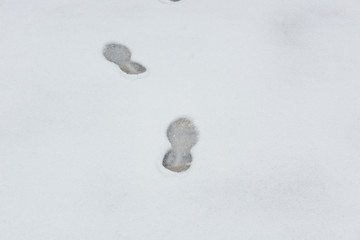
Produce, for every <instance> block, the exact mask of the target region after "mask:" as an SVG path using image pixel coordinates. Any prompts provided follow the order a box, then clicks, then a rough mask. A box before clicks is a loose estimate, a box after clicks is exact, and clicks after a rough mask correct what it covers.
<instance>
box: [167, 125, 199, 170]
mask: <svg viewBox="0 0 360 240" xmlns="http://www.w3.org/2000/svg"><path fill="white" fill-rule="evenodd" d="M198 135H199V133H198V131H197V128H196V127H195V125H194V123H193V122H192V121H191V120H189V119H187V118H179V119H177V120H175V121H174V122H172V123H171V124H170V126H169V127H168V129H167V138H168V139H169V142H170V143H171V147H172V148H171V149H170V150H169V151H168V152H167V153H166V154H165V156H164V159H163V166H164V167H165V168H167V169H169V170H170V171H173V172H183V171H186V170H187V169H189V168H190V166H191V162H192V156H191V153H190V150H191V148H192V147H193V146H195V144H196V143H197V141H198Z"/></svg>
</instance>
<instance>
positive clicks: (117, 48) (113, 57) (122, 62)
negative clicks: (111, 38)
mask: <svg viewBox="0 0 360 240" xmlns="http://www.w3.org/2000/svg"><path fill="white" fill-rule="evenodd" d="M103 55H104V57H105V58H106V59H107V60H108V61H110V62H113V63H115V64H116V65H118V66H119V67H120V69H121V70H122V71H123V72H125V73H126V74H133V75H134V74H141V73H144V72H145V71H146V68H145V67H144V66H142V65H141V64H140V63H137V62H133V61H131V52H130V50H129V48H127V47H126V46H124V45H121V44H117V43H110V44H107V45H106V46H105V48H104V50H103Z"/></svg>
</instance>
